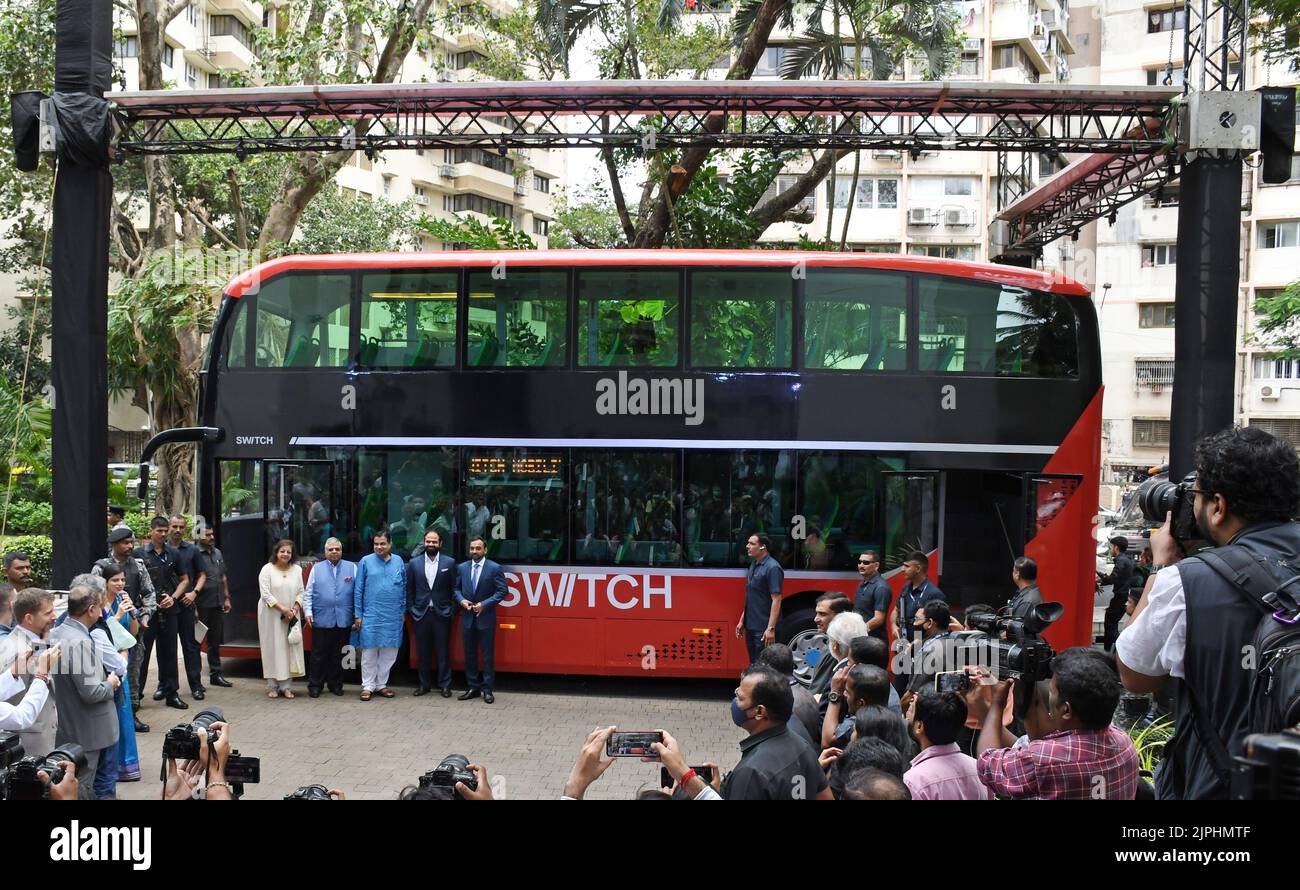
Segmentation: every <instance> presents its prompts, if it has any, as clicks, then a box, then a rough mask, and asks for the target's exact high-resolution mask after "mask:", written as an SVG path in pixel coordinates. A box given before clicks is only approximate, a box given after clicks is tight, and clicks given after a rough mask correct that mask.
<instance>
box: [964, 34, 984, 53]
mask: <svg viewBox="0 0 1300 890" xmlns="http://www.w3.org/2000/svg"><path fill="white" fill-rule="evenodd" d="M980 43H981V41H980V39H979V38H978V37H967V38H966V40H965V42H964V43H962V45H961V48H962V50H963V51H965V52H968V53H976V52H979V49H980Z"/></svg>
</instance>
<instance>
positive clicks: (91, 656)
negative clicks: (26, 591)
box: [50, 584, 122, 799]
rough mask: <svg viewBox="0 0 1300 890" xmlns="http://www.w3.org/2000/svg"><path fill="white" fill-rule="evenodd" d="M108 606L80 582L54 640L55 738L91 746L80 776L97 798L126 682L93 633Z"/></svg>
mask: <svg viewBox="0 0 1300 890" xmlns="http://www.w3.org/2000/svg"><path fill="white" fill-rule="evenodd" d="M101 614H102V610H101V608H100V605H99V591H97V590H96V589H95V588H93V587H91V586H89V585H86V584H79V585H74V586H73V588H72V590H71V591H70V592H69V594H68V616H67V620H66V621H64V622H63V623H62V624H60V625H59V626H58V627H56V628H54V630H53V632H51V634H50V639H51V641H54V642H57V643H59V644H60V647H59V648H60V654H59V660H58V676H59V682H58V683H56V684H55V685H54V696H55V699H56V700H57V702H58V712H59V728H58V733H57V735H56V736H55V741H56V742H57V743H58V744H59V745H60V746H62V745H64V744H65V743H68V742H72V743H75V744H78V745H80V746H81V747H82V748H83V749H85V753H86V764H85V767H84V773H83V774H82V775H79V776H78V777H77V780H78V781H79V782H80V784H81V787H80V791H79V793H80V795H81V797H82V798H83V799H92V798H93V797H94V786H95V773H96V772H97V771H98V769H99V765H100V758H101V755H102V754H103V752H104V750H105V749H106V748H112V747H113V746H115V745H116V744H117V740H118V735H119V727H118V722H117V707H116V706H115V705H114V703H113V695H114V693H115V692H117V690H118V689H119V688H121V686H122V680H121V678H120V677H118V675H117V674H115V673H113V672H111V671H108V670H106V669H105V667H104V660H103V657H102V656H101V655H100V652H99V646H98V645H97V644H96V643H95V640H94V639H93V638H92V637H91V635H90V629H91V628H92V627H94V626H95V625H96V624H97V623H98V622H99V618H100V615H101Z"/></svg>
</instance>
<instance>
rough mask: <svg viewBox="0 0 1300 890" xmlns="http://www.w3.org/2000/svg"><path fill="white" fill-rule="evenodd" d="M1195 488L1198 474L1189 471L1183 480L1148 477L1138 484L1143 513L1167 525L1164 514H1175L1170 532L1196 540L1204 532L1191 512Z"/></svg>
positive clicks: (1186, 538)
mask: <svg viewBox="0 0 1300 890" xmlns="http://www.w3.org/2000/svg"><path fill="white" fill-rule="evenodd" d="M1195 488H1196V474H1195V473H1188V474H1187V475H1186V476H1184V477H1183V481H1182V482H1170V481H1169V480H1167V479H1148V480H1147V481H1146V482H1143V483H1142V484H1141V485H1140V486H1138V490H1137V499H1138V506H1139V507H1141V508H1142V516H1143V518H1145V519H1146V520H1147V521H1148V522H1150V523H1153V524H1155V525H1164V524H1165V516H1166V515H1167V514H1169V513H1172V514H1174V521H1173V526H1172V527H1171V528H1170V531H1171V532H1172V533H1173V536H1174V537H1175V538H1176V539H1177V540H1179V541H1195V540H1197V539H1199V538H1200V536H1201V533H1200V531H1199V530H1197V528H1196V516H1195V515H1194V514H1193V512H1192V500H1193V498H1194V497H1195V494H1194V493H1193V491H1194V489H1195Z"/></svg>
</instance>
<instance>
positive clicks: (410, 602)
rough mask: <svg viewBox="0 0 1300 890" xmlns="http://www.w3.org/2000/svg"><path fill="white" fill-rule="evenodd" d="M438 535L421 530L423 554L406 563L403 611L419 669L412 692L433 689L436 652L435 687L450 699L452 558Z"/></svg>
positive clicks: (453, 586)
mask: <svg viewBox="0 0 1300 890" xmlns="http://www.w3.org/2000/svg"><path fill="white" fill-rule="evenodd" d="M441 549H442V535H440V534H438V533H437V532H436V531H428V532H425V535H424V553H423V554H422V555H421V556H416V557H412V558H411V561H410V562H408V563H407V564H406V611H407V612H409V613H410V614H411V624H412V625H413V626H414V628H415V656H416V664H417V665H418V667H419V670H420V688H419V689H417V690H415V694H416V695H424V694H425V693H427V692H430V691H432V689H433V654H434V653H435V652H437V653H438V689H439V690H440V691H441V692H442V697H443V698H451V651H450V648H449V646H450V643H451V619H452V616H453V615H455V614H456V603H455V601H454V600H453V599H452V591H454V590H455V589H456V560H454V559H452V558H451V557H450V556H443V555H442V554H441V553H440V552H439V551H440V550H441Z"/></svg>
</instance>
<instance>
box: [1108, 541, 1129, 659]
mask: <svg viewBox="0 0 1300 890" xmlns="http://www.w3.org/2000/svg"><path fill="white" fill-rule="evenodd" d="M1110 556H1111V559H1113V560H1115V567H1114V568H1113V569H1111V573H1110V574H1109V575H1103V576H1102V578H1101V583H1102V585H1103V586H1104V585H1106V584H1111V585H1114V586H1113V587H1112V589H1111V594H1110V603H1109V605H1107V606H1106V619H1105V628H1106V635H1105V636H1104V637H1103V638H1102V648H1103V649H1105V650H1106V651H1107V652H1109V651H1110V650H1112V649H1114V648H1115V641H1116V640H1117V639H1119V620H1120V619H1121V618H1123V617H1124V604H1125V603H1127V602H1128V591H1129V588H1130V587H1132V586H1133V576H1134V575H1135V574H1136V572H1137V568H1136V567H1135V566H1134V565H1133V557H1131V556H1129V555H1128V538H1126V537H1124V536H1123V535H1116V536H1115V537H1113V538H1111V539H1110Z"/></svg>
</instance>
